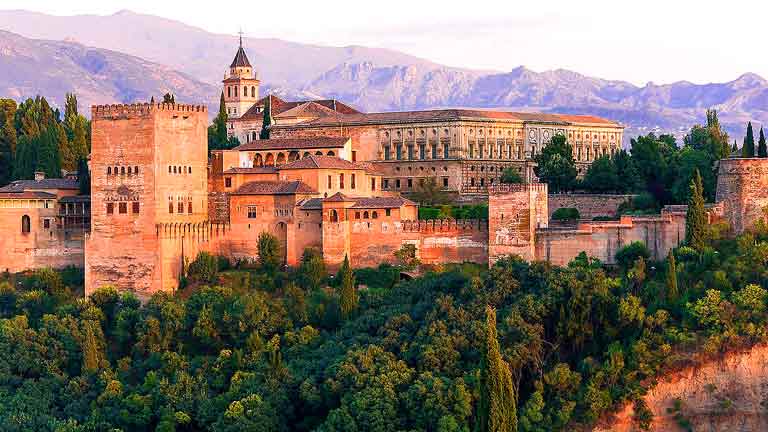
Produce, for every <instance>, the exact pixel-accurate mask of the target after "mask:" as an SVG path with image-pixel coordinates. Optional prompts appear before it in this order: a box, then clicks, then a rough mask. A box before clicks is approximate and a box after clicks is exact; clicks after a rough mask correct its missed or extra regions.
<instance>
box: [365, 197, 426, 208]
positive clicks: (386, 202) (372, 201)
mask: <svg viewBox="0 0 768 432" xmlns="http://www.w3.org/2000/svg"><path fill="white" fill-rule="evenodd" d="M415 204H416V203H414V202H413V201H411V200H409V199H405V198H402V197H371V198H357V199H356V200H355V205H353V206H352V208H365V209H370V208H399V207H402V206H404V205H415Z"/></svg>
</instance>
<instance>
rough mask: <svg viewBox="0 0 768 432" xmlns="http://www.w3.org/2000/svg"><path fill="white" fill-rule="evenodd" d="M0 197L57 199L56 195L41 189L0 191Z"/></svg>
mask: <svg viewBox="0 0 768 432" xmlns="http://www.w3.org/2000/svg"><path fill="white" fill-rule="evenodd" d="M0 199H56V195H54V194H52V193H48V192H39V191H24V192H3V191H0Z"/></svg>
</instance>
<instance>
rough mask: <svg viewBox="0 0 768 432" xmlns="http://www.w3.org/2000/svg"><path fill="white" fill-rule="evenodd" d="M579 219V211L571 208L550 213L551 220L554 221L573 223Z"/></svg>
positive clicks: (562, 208)
mask: <svg viewBox="0 0 768 432" xmlns="http://www.w3.org/2000/svg"><path fill="white" fill-rule="evenodd" d="M579 218H581V215H580V214H579V209H575V208H573V207H561V208H559V209H557V210H555V212H554V213H552V220H556V221H573V220H578V219H579Z"/></svg>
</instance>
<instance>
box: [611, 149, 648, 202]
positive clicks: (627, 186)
mask: <svg viewBox="0 0 768 432" xmlns="http://www.w3.org/2000/svg"><path fill="white" fill-rule="evenodd" d="M611 160H612V161H613V165H614V166H615V167H616V176H617V177H618V183H617V185H616V186H617V190H616V192H620V193H632V192H636V191H638V190H640V189H641V188H642V186H643V184H642V181H641V179H640V175H639V174H638V172H637V167H636V166H635V162H634V161H633V160H632V157H631V156H630V155H629V153H627V151H626V150H624V149H622V150H619V151H617V152H615V153H614V154H613V157H612V158H611Z"/></svg>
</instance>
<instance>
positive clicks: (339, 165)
mask: <svg viewBox="0 0 768 432" xmlns="http://www.w3.org/2000/svg"><path fill="white" fill-rule="evenodd" d="M317 168H320V169H349V170H363V169H365V168H363V167H361V166H360V165H358V164H356V163H354V162H350V161H348V160H345V159H341V158H338V157H336V156H315V155H309V156H306V157H303V158H301V159H298V160H295V161H293V162H291V163H289V164H286V165H281V166H279V167H278V169H280V170H287V169H317Z"/></svg>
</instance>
